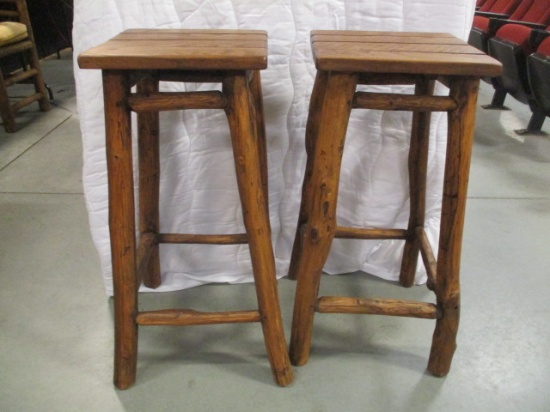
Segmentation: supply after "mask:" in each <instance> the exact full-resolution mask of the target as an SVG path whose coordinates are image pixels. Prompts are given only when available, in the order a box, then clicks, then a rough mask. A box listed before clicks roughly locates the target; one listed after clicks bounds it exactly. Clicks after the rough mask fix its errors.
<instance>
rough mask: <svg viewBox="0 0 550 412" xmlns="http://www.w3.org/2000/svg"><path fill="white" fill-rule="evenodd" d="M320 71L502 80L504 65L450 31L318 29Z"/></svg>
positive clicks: (315, 46)
mask: <svg viewBox="0 0 550 412" xmlns="http://www.w3.org/2000/svg"><path fill="white" fill-rule="evenodd" d="M311 46H312V49H313V57H314V60H315V66H316V67H317V70H325V71H341V72H361V73H365V72H370V73H414V74H428V75H458V76H474V77H484V76H491V77H495V76H499V75H500V74H501V73H502V66H501V64H500V62H498V61H497V60H495V59H493V58H492V57H489V56H487V55H486V54H485V53H483V52H482V51H480V50H478V49H476V48H475V47H472V46H470V45H469V44H467V43H465V42H464V41H462V40H460V39H458V38H456V37H454V36H453V35H451V34H448V33H414V32H380V31H379V32H375V31H372V32H369V31H348V30H345V31H336V30H314V31H312V32H311Z"/></svg>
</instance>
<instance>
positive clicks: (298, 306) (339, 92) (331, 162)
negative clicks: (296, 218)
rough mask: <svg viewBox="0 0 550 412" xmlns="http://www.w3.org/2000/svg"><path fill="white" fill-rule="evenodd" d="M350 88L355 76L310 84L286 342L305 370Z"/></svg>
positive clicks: (330, 76)
mask: <svg viewBox="0 0 550 412" xmlns="http://www.w3.org/2000/svg"><path fill="white" fill-rule="evenodd" d="M356 85H357V76H356V75H353V74H348V73H328V72H322V73H319V74H318V75H317V77H316V80H315V85H314V90H313V94H312V100H311V104H310V116H311V117H310V120H309V121H308V130H307V136H306V139H307V143H306V144H307V150H308V165H307V170H306V179H305V180H304V188H303V194H302V205H301V210H302V211H308V212H307V220H306V219H304V222H303V223H301V226H300V228H299V229H298V236H300V239H299V240H297V241H295V248H296V247H297V246H296V242H300V243H299V246H298V247H299V249H300V251H299V253H295V254H294V255H293V259H295V260H294V261H293V262H292V263H291V266H292V267H293V270H294V271H295V275H297V278H298V283H297V285H296V298H295V301H294V302H295V303H294V318H293V321H292V336H291V341H290V359H291V361H292V363H293V364H295V365H303V364H305V363H306V362H307V359H308V357H309V349H310V345H311V333H312V328H313V317H314V312H315V305H316V302H317V293H318V289H319V282H320V276H321V272H322V270H323V266H324V264H325V261H326V259H327V257H328V253H329V250H330V246H331V244H332V240H333V238H334V233H335V230H336V203H337V199H338V183H339V177H340V165H341V161H342V154H343V150H344V142H345V137H346V130H347V126H348V120H349V115H350V112H351V103H352V100H353V95H354V92H355V87H356ZM301 217H302V218H303V217H305V216H304V215H302V216H301Z"/></svg>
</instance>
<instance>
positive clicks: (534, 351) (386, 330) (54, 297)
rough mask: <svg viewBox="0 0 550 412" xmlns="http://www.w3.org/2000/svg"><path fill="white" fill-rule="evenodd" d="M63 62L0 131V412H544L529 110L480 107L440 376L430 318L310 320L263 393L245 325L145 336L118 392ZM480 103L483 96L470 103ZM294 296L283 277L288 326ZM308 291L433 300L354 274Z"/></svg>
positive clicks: (229, 290)
mask: <svg viewBox="0 0 550 412" xmlns="http://www.w3.org/2000/svg"><path fill="white" fill-rule="evenodd" d="M70 59H71V56H70V54H69V55H65V56H64V58H63V59H62V60H49V61H46V62H44V67H45V72H46V75H45V76H46V80H47V81H48V83H49V84H50V85H51V86H52V88H53V90H54V93H55V96H56V100H55V104H54V108H53V109H52V110H51V111H50V112H48V113H46V114H40V113H38V112H37V111H36V109H35V108H29V109H28V110H26V111H25V112H24V113H22V114H21V115H20V116H19V117H18V122H19V123H20V124H21V125H22V129H21V131H20V132H18V133H16V134H10V135H7V134H5V133H4V132H3V130H2V131H0V233H1V236H0V254H1V258H0V282H1V284H2V287H1V288H0V325H1V333H0V371H1V372H0V411H101V412H106V411H123V410H124V411H312V412H313V411H316V412H321V411H492V410H499V411H549V410H550V395H549V393H548V387H549V386H550V323H549V321H548V319H549V318H550V310H549V308H548V304H547V302H548V296H550V282H549V283H547V282H546V280H547V278H548V274H549V270H548V268H549V267H550V253H548V242H549V240H550V235H549V233H550V191H549V188H550V165H549V162H550V137H549V136H546V137H543V138H538V137H529V138H527V139H525V140H523V139H520V138H517V137H514V135H513V132H511V130H512V129H513V128H519V127H521V126H524V125H525V124H527V119H528V117H529V113H528V111H527V110H526V108H525V107H524V106H522V105H521V104H517V103H515V102H514V101H513V99H512V98H509V99H508V100H509V101H508V102H507V103H508V104H509V105H510V106H512V107H513V111H511V112H488V111H483V110H481V109H480V111H479V114H478V125H477V129H476V142H475V150H474V157H473V164H472V175H471V179H470V181H471V184H470V192H469V196H470V199H469V203H468V210H467V218H466V229H465V239H464V248H463V260H462V290H463V299H462V308H463V309H462V319H461V327H460V333H459V340H458V344H459V346H458V350H457V352H456V355H455V358H454V362H453V367H452V370H451V373H450V374H449V375H448V376H447V377H446V378H444V379H438V378H434V377H432V376H430V375H428V374H427V373H426V372H425V367H426V362H427V357H428V353H429V345H430V343H431V334H432V331H433V322H432V321H426V320H418V319H401V318H389V317H380V316H349V315H348V316H344V315H322V316H321V315H320V316H318V317H317V318H316V323H315V329H314V347H313V350H312V355H311V358H310V361H309V363H308V364H307V365H306V366H303V367H300V368H296V369H295V372H296V380H295V383H294V384H292V385H291V386H290V387H288V388H279V387H277V386H275V385H274V383H273V382H272V380H271V374H270V371H269V367H268V363H267V360H266V357H265V352H264V347H263V341H262V335H261V330H260V329H261V328H259V327H258V325H254V324H253V325H223V326H211V327H197V328H169V327H157V328H142V330H141V331H140V341H139V345H140V350H139V364H138V381H137V383H136V385H135V386H134V387H132V388H131V389H129V390H126V391H118V390H115V389H114V387H113V385H112V383H111V382H112V352H113V343H112V328H113V321H112V301H111V300H110V299H109V298H107V297H106V295H105V294H104V291H103V284H102V279H101V275H100V269H99V264H98V258H97V254H96V251H95V249H94V247H93V245H92V242H91V239H90V234H89V230H88V226H87V216H86V210H85V207H84V197H83V193H82V187H81V150H82V148H81V142H80V139H79V135H80V131H79V124H78V115H77V113H76V104H75V98H74V85H73V82H72V78H71V61H70ZM490 94H491V89H490V88H489V87H488V86H487V85H482V95H481V96H480V103H486V102H488V101H489V100H490ZM549 129H550V121H548V120H547V124H546V126H545V130H546V131H548V130H549ZM294 287H295V283H294V282H292V281H289V280H286V279H283V280H281V281H280V294H281V300H282V306H283V308H284V309H283V311H284V312H283V316H284V320H285V325H286V328H287V332H288V327H289V325H290V319H291V311H292V300H293V297H294V296H293V294H294ZM322 288H326V289H329V288H330V289H331V294H338V293H339V291H340V292H341V293H342V294H344V293H349V291H350V290H354V291H355V292H354V293H355V294H362V295H365V296H392V297H396V298H400V297H405V296H406V297H408V298H410V299H415V298H418V299H429V298H430V295H431V294H430V293H428V291H427V290H426V288H425V287H416V288H413V289H412V290H410V289H409V290H404V289H401V288H399V287H396V286H395V285H393V284H391V283H389V282H385V281H382V280H379V279H376V278H373V277H370V276H368V275H365V274H359V273H355V274H350V275H346V276H335V277H326V278H325V279H323V282H322ZM254 299H255V298H254V292H253V288H252V286H251V285H239V286H226V285H215V286H205V287H199V288H195V289H191V290H186V291H181V292H175V293H166V294H160V295H159V294H155V295H154V296H152V295H143V296H142V299H141V302H142V304H143V306H147V307H156V306H158V307H161V306H165V307H166V306H178V304H179V305H180V306H182V305H183V303H182V302H185V305H187V306H190V307H197V308H201V307H202V306H203V305H204V302H207V303H208V307H209V308H211V309H215V306H216V304H217V303H218V302H222V303H220V305H221V304H225V303H226V302H242V305H243V307H250V306H253V305H254ZM239 304H240V303H239ZM225 307H227V306H226V305H225ZM287 337H288V335H287Z"/></svg>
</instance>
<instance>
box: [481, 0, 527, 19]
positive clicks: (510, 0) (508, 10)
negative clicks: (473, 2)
mask: <svg viewBox="0 0 550 412" xmlns="http://www.w3.org/2000/svg"><path fill="white" fill-rule="evenodd" d="M487 3H488V2H487ZM487 3H485V4H484V5H483V7H482V9H483V10H480V11H488V12H491V13H501V14H508V15H509V14H512V13H513V12H514V10H515V9H516V7H518V6H519V4H520V3H521V0H495V1H494V2H493V3H491V4H490V5H489V6H488V8H487V10H485V6H486V5H487Z"/></svg>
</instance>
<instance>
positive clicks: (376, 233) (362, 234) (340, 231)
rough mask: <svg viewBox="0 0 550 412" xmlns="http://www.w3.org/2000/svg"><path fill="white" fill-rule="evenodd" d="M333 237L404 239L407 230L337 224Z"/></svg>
mask: <svg viewBox="0 0 550 412" xmlns="http://www.w3.org/2000/svg"><path fill="white" fill-rule="evenodd" d="M334 237H335V238H339V239H406V238H407V231H406V230H405V229H365V228H356V227H345V226H338V227H337V228H336V231H335V234H334Z"/></svg>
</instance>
